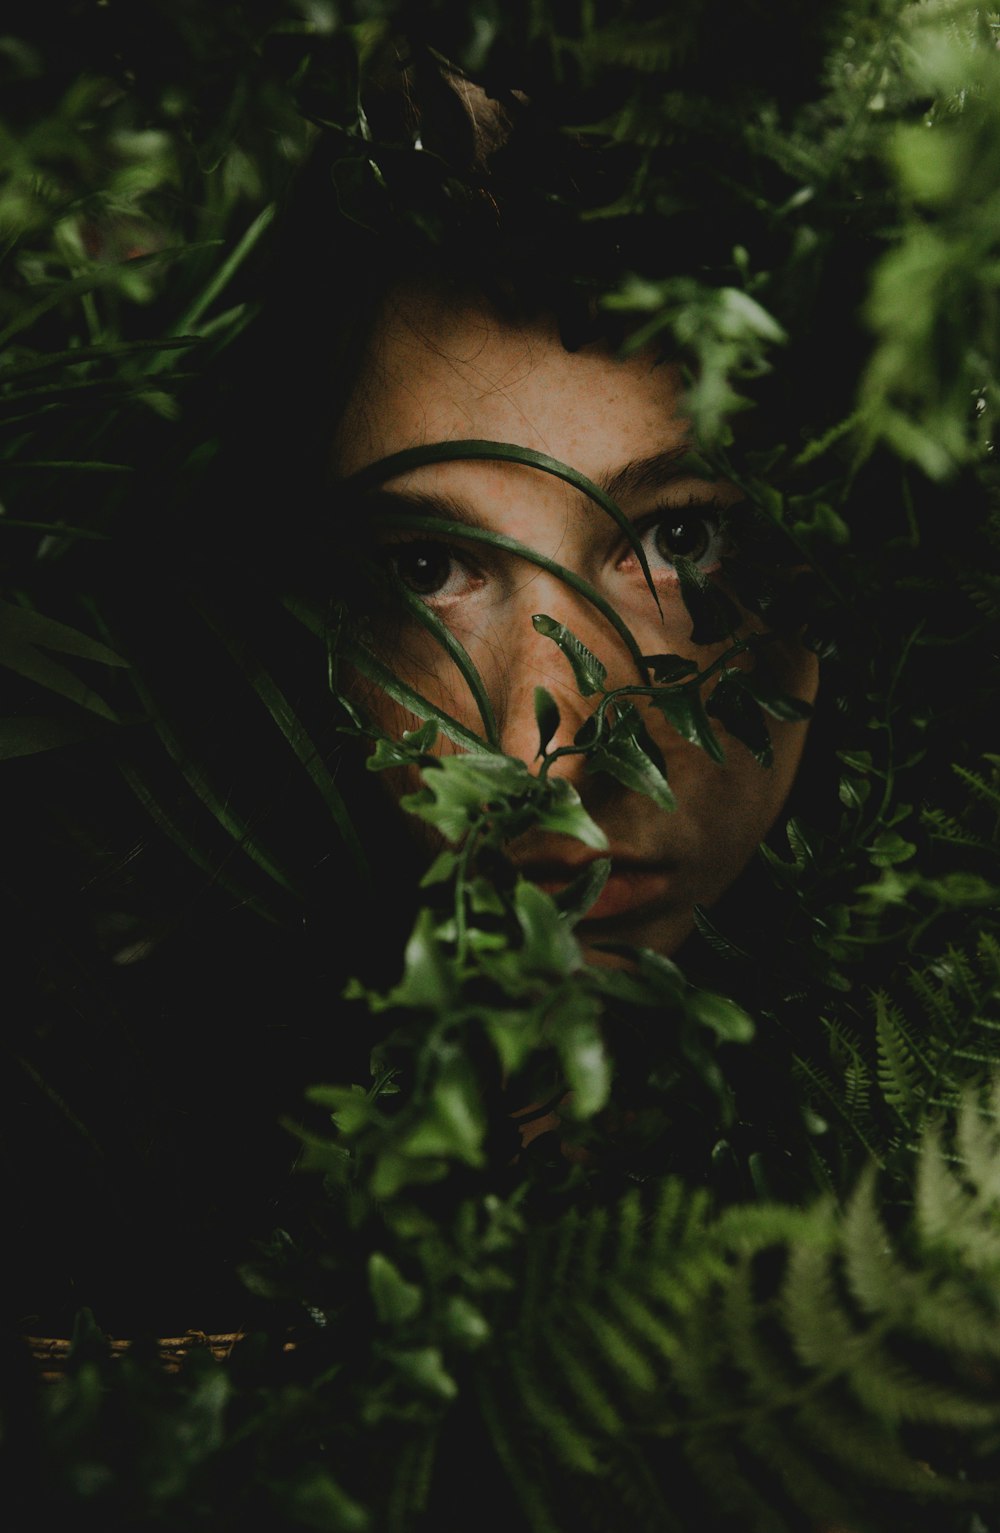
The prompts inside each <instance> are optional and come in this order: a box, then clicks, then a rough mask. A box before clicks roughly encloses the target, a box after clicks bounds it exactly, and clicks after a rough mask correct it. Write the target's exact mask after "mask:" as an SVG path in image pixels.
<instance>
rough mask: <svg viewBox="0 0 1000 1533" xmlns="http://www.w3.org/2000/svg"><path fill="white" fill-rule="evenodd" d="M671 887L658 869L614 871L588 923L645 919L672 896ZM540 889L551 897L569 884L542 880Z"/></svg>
mask: <svg viewBox="0 0 1000 1533" xmlns="http://www.w3.org/2000/svg"><path fill="white" fill-rule="evenodd" d="M669 885H670V880H669V877H668V875H667V874H666V873H664V872H661V871H658V870H657V869H655V868H613V869H612V871H611V876H610V878H609V879H608V881H607V883H606V884H605V885H604V888H603V889H602V890H601V894H600V898H599V899H598V900H597V901H596V903H595V904H593V905H591V907H590V909H589V910H588V911H587V914H586V915H585V916H584V918H583V920H584V923H586V924H589V923H590V922H591V921H614V920H617V919H618V918H620V917H622V916H631V917H635V916H640V915H645V914H646V913H647V912H649V911H651V910H652V909H653V908H655V906H657V905H659V904H662V902H663V900H664V899H665V898H666V896H667V894H668V892H669ZM539 887H540V888H542V889H544V890H545V892H546V893H547V894H558V893H559V892H560V891H561V890H563V889H565V887H566V884H565V882H556V881H554V880H551V879H540V880H539Z"/></svg>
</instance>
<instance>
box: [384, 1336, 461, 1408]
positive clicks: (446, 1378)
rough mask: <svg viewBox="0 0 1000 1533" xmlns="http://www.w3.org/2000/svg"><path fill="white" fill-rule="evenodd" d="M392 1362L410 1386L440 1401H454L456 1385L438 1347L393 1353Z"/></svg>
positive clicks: (456, 1391)
mask: <svg viewBox="0 0 1000 1533" xmlns="http://www.w3.org/2000/svg"><path fill="white" fill-rule="evenodd" d="M392 1360H393V1362H394V1363H395V1364H396V1367H397V1368H398V1369H399V1371H400V1372H401V1373H402V1374H404V1375H405V1376H406V1378H407V1379H408V1380H409V1382H410V1383H411V1384H415V1385H416V1386H417V1388H418V1389H420V1390H421V1391H422V1392H423V1393H425V1394H429V1395H433V1396H435V1397H436V1398H437V1399H441V1400H454V1398H455V1396H456V1395H457V1394H458V1385H457V1384H456V1383H455V1380H454V1379H453V1378H452V1376H451V1374H450V1373H449V1372H448V1370H447V1369H446V1368H445V1366H444V1360H443V1358H442V1356H441V1349H440V1348H439V1347H419V1348H414V1349H413V1350H412V1351H408V1352H395V1353H393V1354H392Z"/></svg>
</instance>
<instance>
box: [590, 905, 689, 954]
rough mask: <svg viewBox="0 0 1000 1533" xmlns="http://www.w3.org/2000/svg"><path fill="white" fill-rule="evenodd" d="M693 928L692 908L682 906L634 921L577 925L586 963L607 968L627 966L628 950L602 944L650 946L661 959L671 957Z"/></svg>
mask: <svg viewBox="0 0 1000 1533" xmlns="http://www.w3.org/2000/svg"><path fill="white" fill-rule="evenodd" d="M693 930H694V911H693V909H692V908H691V906H689V905H688V906H683V907H681V908H675V909H672V910H668V911H663V912H660V913H658V914H655V915H648V916H641V917H637V918H636V919H635V920H634V921H586V920H584V921H581V922H580V924H579V926H578V927H577V928H576V935H577V937H578V939H579V941H580V946H581V947H582V949H583V952H584V956H585V958H586V960H587V962H588V963H592V964H595V965H598V966H600V967H603V968H608V969H627V968H630V967H631V966H632V963H633V959H632V957H631V955H630V954H629V953H621V952H608V951H607V949H606V948H605V947H604V944H609V945H614V946H616V947H617V946H619V945H622V946H627V947H629V948H649V949H650V951H651V952H654V953H658V954H659V955H660V957H661V958H672V957H673V955H674V954H675V953H676V952H677V950H678V949H679V948H680V947H681V945H682V944H683V943H684V942H685V941H686V939H687V938H688V937H689V936H690V935H691V933H692V931H693Z"/></svg>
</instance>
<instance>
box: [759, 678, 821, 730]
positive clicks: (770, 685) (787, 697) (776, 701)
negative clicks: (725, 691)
mask: <svg viewBox="0 0 1000 1533" xmlns="http://www.w3.org/2000/svg"><path fill="white" fill-rule="evenodd" d="M743 686H744V687H745V689H746V690H747V692H749V694H750V696H751V697H752V698H753V699H754V700H755V702H758V703H759V704H760V706H761V707H762V708H763V709H764V711H765V713H769V714H770V715H771V717H772V718H774V719H782V720H783V721H784V722H786V723H789V724H799V723H802V722H804V721H805V720H806V719H811V718H812V715H813V708H812V704H811V703H806V702H803V701H802V699H801V698H798V697H792V695H791V693H789V692H783V691H782V690H781V688H780V687H778V686H776V685H775V683H774V682H773V681H771V680H769V679H766V678H765V677H763V676H761V675H760V673H759V672H757V671H753V672H751V673H750V674H749V675H747V676H746V679H745V680H744V682H743Z"/></svg>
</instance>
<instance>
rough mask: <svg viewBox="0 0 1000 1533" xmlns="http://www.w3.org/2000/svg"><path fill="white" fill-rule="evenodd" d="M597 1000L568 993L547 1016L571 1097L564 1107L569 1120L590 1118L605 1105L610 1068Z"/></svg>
mask: <svg viewBox="0 0 1000 1533" xmlns="http://www.w3.org/2000/svg"><path fill="white" fill-rule="evenodd" d="M599 1016H600V1005H599V1002H598V1000H597V998H596V996H583V995H581V994H580V993H579V991H567V992H566V994H565V995H564V996H562V997H560V999H559V1002H558V1003H557V1004H556V1005H555V1006H553V1007H552V1008H551V1009H550V1012H549V1029H550V1031H549V1036H550V1037H551V1039H552V1042H553V1044H554V1045H555V1048H556V1051H557V1053H558V1055H559V1061H560V1064H561V1065H562V1068H563V1074H564V1075H565V1078H566V1084H567V1086H568V1087H569V1090H570V1092H571V1093H572V1096H571V1099H570V1100H569V1101H568V1102H566V1103H565V1111H566V1113H567V1115H568V1116H569V1117H573V1118H590V1117H592V1116H593V1115H594V1113H596V1112H600V1110H601V1108H602V1107H604V1106H606V1105H607V1101H608V1096H609V1094H610V1091H611V1065H610V1062H609V1060H608V1056H607V1051H606V1050H605V1047H604V1039H603V1038H602V1037H601V1029H600V1025H599V1022H598V1018H599Z"/></svg>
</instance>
